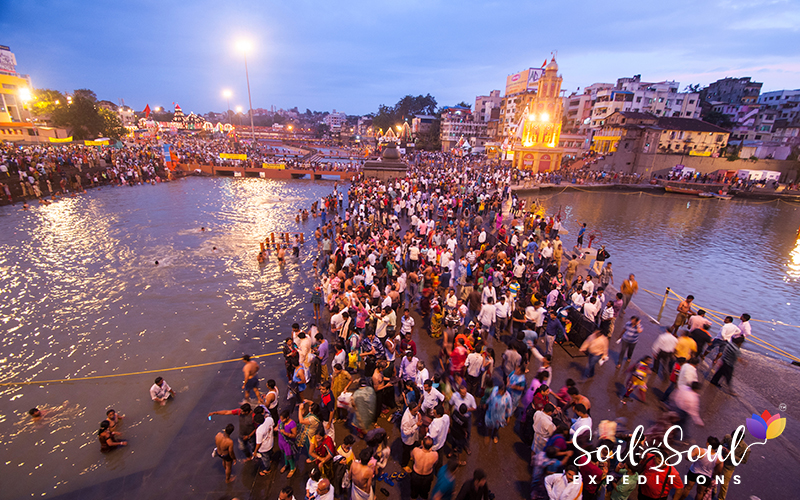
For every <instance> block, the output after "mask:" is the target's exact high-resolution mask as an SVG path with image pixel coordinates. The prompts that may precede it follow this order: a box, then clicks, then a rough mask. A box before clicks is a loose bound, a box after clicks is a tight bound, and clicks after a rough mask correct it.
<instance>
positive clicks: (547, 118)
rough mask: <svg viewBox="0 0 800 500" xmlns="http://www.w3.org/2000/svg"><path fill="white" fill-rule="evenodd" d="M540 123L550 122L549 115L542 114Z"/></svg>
mask: <svg viewBox="0 0 800 500" xmlns="http://www.w3.org/2000/svg"><path fill="white" fill-rule="evenodd" d="M542 121H543V122H549V121H550V115H549V114H547V113H542Z"/></svg>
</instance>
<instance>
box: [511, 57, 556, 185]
mask: <svg viewBox="0 0 800 500" xmlns="http://www.w3.org/2000/svg"><path fill="white" fill-rule="evenodd" d="M561 80H562V79H561V77H560V76H558V64H557V63H556V59H555V57H553V58H552V59H551V61H550V63H549V64H548V65H547V66H546V67H545V71H544V76H542V77H541V78H539V82H538V87H537V90H536V96H535V97H534V98H533V99H531V102H530V104H529V107H528V111H527V115H526V116H523V117H522V119H521V120H520V124H519V126H518V127H517V133H516V137H515V140H514V144H513V146H512V151H513V152H514V163H513V164H514V167H516V168H518V169H520V170H529V171H532V172H548V171H551V170H556V169H557V168H558V167H559V166H560V165H561V157H562V155H563V154H564V150H563V149H561V148H560V147H559V138H560V136H561V115H562V107H563V102H562V99H561Z"/></svg>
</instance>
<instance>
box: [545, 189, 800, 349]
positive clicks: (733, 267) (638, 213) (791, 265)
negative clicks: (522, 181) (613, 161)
mask: <svg viewBox="0 0 800 500" xmlns="http://www.w3.org/2000/svg"><path fill="white" fill-rule="evenodd" d="M533 199H535V198H533ZM539 199H540V201H541V203H542V204H543V205H544V206H545V207H546V209H547V214H548V215H550V214H554V213H557V212H559V211H560V212H561V214H562V216H563V217H564V219H565V225H566V227H567V229H568V230H569V231H570V233H569V234H568V235H566V236H564V237H562V239H563V240H564V246H565V248H569V249H571V248H572V247H573V246H574V245H575V239H576V237H577V231H578V228H579V223H583V222H586V223H587V231H588V232H591V231H597V232H600V233H602V240H601V241H599V242H598V243H595V245H594V246H595V247H596V246H597V245H598V244H600V243H605V244H606V245H607V247H606V248H607V249H608V251H609V253H610V254H611V257H610V258H609V261H611V262H613V264H614V270H615V271H616V273H615V274H616V276H615V281H616V284H617V286H619V284H620V282H621V281H622V279H623V277H624V276H627V274H628V273H631V272H632V273H635V274H636V277H637V279H638V280H639V285H640V287H642V288H646V289H649V290H653V291H655V292H656V293H657V294H662V293H663V291H664V289H665V288H666V287H668V286H669V287H671V288H672V289H673V290H675V291H676V292H677V293H679V294H681V295H684V296H685V295H688V294H693V295H694V296H695V297H697V299H696V302H697V303H698V304H700V305H701V306H704V307H708V308H711V309H715V310H718V311H724V312H726V313H727V314H732V315H733V316H734V317H738V316H739V315H740V314H741V313H743V312H748V313H750V314H751V315H752V316H753V317H754V318H758V319H763V320H767V321H770V322H772V321H776V324H777V322H778V321H781V322H783V323H786V324H793V325H800V314H798V312H797V309H796V308H793V307H791V305H790V304H791V303H792V299H793V298H794V297H796V296H797V295H798V294H800V280H798V279H797V278H798V277H800V241H798V238H797V227H798V226H800V211H798V210H797V208H796V207H794V206H790V205H788V204H785V203H771V204H749V203H747V202H740V201H730V202H723V201H719V200H713V199H712V200H704V199H699V198H698V199H693V198H689V197H685V196H677V195H652V194H647V193H634V194H630V193H615V192H596V193H584V192H579V193H567V192H565V193H560V194H556V195H554V196H546V197H545V196H543V197H540V198H539ZM687 201H689V202H690V203H688V204H687ZM586 239H587V238H585V240H586ZM787 261H788V264H787ZM634 300H635V301H636V302H637V304H639V305H640V306H641V307H643V308H644V309H645V310H646V311H648V312H649V313H650V314H652V315H653V316H655V313H657V312H658V309H659V306H660V298H657V297H652V296H650V295H648V294H646V293H640V294H639V295H638V296H637V298H636V299H634ZM669 304H670V306H668V309H667V311H666V313H665V315H666V316H667V317H669V318H670V319H669V320H671V318H672V316H671V315H673V314H675V313H674V307H675V305H674V303H672V302H670V303H669ZM753 332H754V333H755V334H756V335H759V336H761V337H763V338H765V339H767V340H768V341H770V342H772V343H775V344H776V345H778V346H780V347H782V348H783V349H785V350H787V351H789V352H791V353H793V354H795V355H798V354H800V339H798V338H797V336H796V335H795V331H794V329H790V328H785V327H776V328H774V329H773V327H772V326H771V325H767V324H764V323H754V324H753ZM750 347H751V348H753V347H754V346H752V345H751V346H750Z"/></svg>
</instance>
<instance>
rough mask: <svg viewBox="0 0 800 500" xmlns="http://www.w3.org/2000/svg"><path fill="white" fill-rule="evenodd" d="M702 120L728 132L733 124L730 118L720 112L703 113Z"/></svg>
mask: <svg viewBox="0 0 800 500" xmlns="http://www.w3.org/2000/svg"><path fill="white" fill-rule="evenodd" d="M702 118H703V121H704V122H708V123H713V124H714V125H716V126H718V127H722V128H725V129H728V130H730V129H732V128H733V122H732V121H731V118H730V117H729V116H728V115H726V114H725V113H722V112H721V111H714V110H711V111H709V112H707V113H705V114H704V115H703V116H702Z"/></svg>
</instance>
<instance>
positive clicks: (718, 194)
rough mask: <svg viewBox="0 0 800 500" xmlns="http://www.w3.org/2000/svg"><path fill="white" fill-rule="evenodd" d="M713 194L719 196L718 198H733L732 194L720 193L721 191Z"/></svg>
mask: <svg viewBox="0 0 800 500" xmlns="http://www.w3.org/2000/svg"><path fill="white" fill-rule="evenodd" d="M711 196H713V197H714V198H717V199H718V200H732V199H733V195H732V194H720V193H711Z"/></svg>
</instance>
